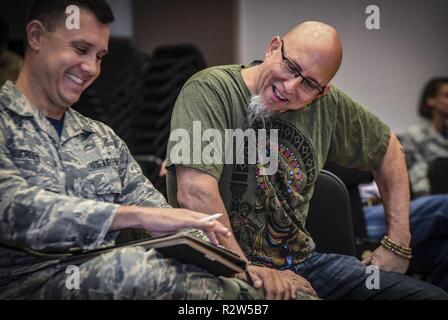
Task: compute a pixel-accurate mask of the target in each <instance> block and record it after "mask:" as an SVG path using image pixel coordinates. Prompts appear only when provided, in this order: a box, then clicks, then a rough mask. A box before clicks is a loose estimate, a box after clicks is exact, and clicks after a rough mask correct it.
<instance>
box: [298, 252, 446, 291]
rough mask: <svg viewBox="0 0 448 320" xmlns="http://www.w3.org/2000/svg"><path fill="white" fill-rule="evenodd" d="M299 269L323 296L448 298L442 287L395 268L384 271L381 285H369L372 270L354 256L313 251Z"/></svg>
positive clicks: (381, 274) (381, 272) (381, 273)
mask: <svg viewBox="0 0 448 320" xmlns="http://www.w3.org/2000/svg"><path fill="white" fill-rule="evenodd" d="M295 272H296V273H297V274H298V275H300V276H302V277H303V278H305V279H306V280H308V281H309V282H310V283H311V285H312V286H313V288H314V290H316V292H317V294H318V296H319V297H320V298H322V299H328V300H336V299H337V300H340V299H350V300H366V299H380V300H403V299H409V300H439V299H443V300H448V294H447V293H446V292H444V291H443V290H442V289H440V288H438V287H436V286H433V285H431V284H429V283H426V282H422V281H419V280H416V279H413V278H410V277H408V276H406V275H403V274H400V273H395V272H385V271H380V272H379V288H378V289H374V288H373V289H368V288H367V285H366V282H367V280H368V278H369V276H371V273H367V272H366V266H364V265H363V264H362V263H361V261H359V260H358V259H356V258H355V257H350V256H344V255H338V254H322V253H313V254H312V255H311V257H310V258H309V259H307V260H306V261H305V262H303V263H301V264H299V265H298V266H296V267H295Z"/></svg>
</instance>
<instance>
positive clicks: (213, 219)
mask: <svg viewBox="0 0 448 320" xmlns="http://www.w3.org/2000/svg"><path fill="white" fill-rule="evenodd" d="M221 217H222V213H216V214H212V215H211V216H208V217H205V218H202V219H200V220H199V221H201V222H208V221H215V220H218V219H219V218H221Z"/></svg>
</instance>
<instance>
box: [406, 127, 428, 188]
mask: <svg viewBox="0 0 448 320" xmlns="http://www.w3.org/2000/svg"><path fill="white" fill-rule="evenodd" d="M400 140H401V145H402V146H403V147H404V152H405V156H406V164H407V167H408V173H409V180H410V182H411V187H412V192H413V195H414V196H423V195H428V194H430V193H431V186H430V182H429V178H428V170H429V163H428V160H427V159H425V157H424V156H423V155H422V153H421V151H419V148H418V145H419V142H418V141H416V140H415V138H414V136H413V134H412V133H408V134H404V135H402V136H401V138H400Z"/></svg>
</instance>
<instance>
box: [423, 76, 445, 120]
mask: <svg viewBox="0 0 448 320" xmlns="http://www.w3.org/2000/svg"><path fill="white" fill-rule="evenodd" d="M444 84H448V77H439V78H432V79H431V80H429V81H428V82H427V83H426V86H425V88H424V89H423V92H422V95H421V98H420V105H419V107H418V111H419V113H420V115H421V116H422V117H424V118H427V119H431V118H432V108H431V107H430V106H428V104H427V102H428V99H429V98H432V97H435V96H436V95H437V94H438V93H439V89H440V87H441V86H442V85H444Z"/></svg>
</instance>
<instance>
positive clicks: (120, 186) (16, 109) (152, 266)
mask: <svg viewBox="0 0 448 320" xmlns="http://www.w3.org/2000/svg"><path fill="white" fill-rule="evenodd" d="M0 148H1V150H0V299H5V298H7V299H23V298H55V299H61V298H62V299H65V298H67V299H68V298H80V299H87V298H95V299H109V298H116V299H156V298H157V299H168V298H188V299H220V298H230V299H236V298H262V297H263V294H262V292H261V290H258V291H256V290H255V289H253V288H250V287H249V286H248V285H246V284H244V283H243V282H240V281H237V280H234V279H232V280H229V279H221V278H216V277H213V276H211V275H210V274H208V273H207V272H205V271H203V270H201V269H199V268H198V267H195V266H192V265H182V264H180V263H178V262H176V261H174V260H172V259H164V258H163V257H162V256H160V255H159V254H158V253H157V252H156V251H153V250H151V251H148V252H146V251H144V250H143V248H129V247H128V248H122V249H116V250H114V251H112V252H110V253H108V254H104V255H101V256H98V257H96V258H93V259H91V260H88V261H84V262H80V263H79V264H78V266H79V271H80V290H69V289H67V288H66V286H65V281H66V279H67V276H68V275H67V274H66V273H65V271H66V267H67V265H66V264H64V263H63V262H60V261H59V260H57V259H45V258H41V257H36V256H34V255H31V254H28V253H22V251H23V250H24V249H25V250H26V249H29V250H35V251H43V252H47V251H58V252H62V251H67V250H70V249H73V248H80V249H84V250H91V249H95V248H99V247H101V246H108V245H113V244H114V238H115V237H116V235H117V232H114V233H108V230H109V228H110V225H111V223H112V221H113V219H114V214H115V212H116V210H117V209H118V207H119V206H120V205H123V204H126V205H141V206H147V207H169V205H168V204H167V203H166V201H165V199H164V198H163V196H162V195H161V194H160V193H159V192H158V191H157V190H155V188H154V187H153V186H152V184H151V183H150V182H149V181H148V180H147V179H146V178H145V177H144V176H143V175H142V173H141V170H140V167H139V166H138V164H137V163H136V162H135V160H134V159H133V158H132V156H131V155H130V153H129V151H128V149H127V147H126V145H125V144H124V143H123V142H122V141H121V140H120V139H119V138H118V137H117V136H116V135H115V134H114V132H113V131H112V130H111V129H110V128H108V127H107V126H105V125H103V124H101V123H99V122H96V121H93V120H90V119H87V118H85V117H83V116H81V115H80V114H78V113H77V112H76V111H74V110H72V109H69V110H68V111H67V112H66V114H65V122H64V128H63V132H62V135H61V137H59V135H58V134H57V132H56V130H55V129H54V127H53V126H52V125H51V124H50V122H49V121H48V120H47V119H46V118H45V116H44V115H43V114H41V113H40V112H39V111H38V110H37V109H36V108H34V107H32V106H31V105H30V103H29V101H28V100H27V99H26V97H25V96H24V95H22V94H21V93H20V92H19V91H18V90H17V89H16V88H15V86H14V85H13V83H11V82H7V83H6V84H5V85H4V86H3V87H2V88H1V91H0ZM11 248H13V249H11ZM17 249H21V250H17Z"/></svg>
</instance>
